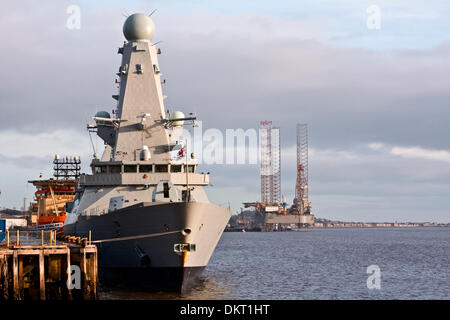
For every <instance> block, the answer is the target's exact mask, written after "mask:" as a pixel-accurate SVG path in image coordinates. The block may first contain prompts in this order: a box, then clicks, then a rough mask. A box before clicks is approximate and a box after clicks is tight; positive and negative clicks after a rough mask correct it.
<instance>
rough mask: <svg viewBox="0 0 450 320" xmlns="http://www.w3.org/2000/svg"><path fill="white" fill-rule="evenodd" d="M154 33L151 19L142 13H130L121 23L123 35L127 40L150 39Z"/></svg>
mask: <svg viewBox="0 0 450 320" xmlns="http://www.w3.org/2000/svg"><path fill="white" fill-rule="evenodd" d="M154 34H155V24H154V23H153V20H152V19H151V18H150V17H149V16H147V15H145V14H143V13H135V14H132V15H131V16H129V17H128V18H127V20H125V23H124V24H123V35H124V36H125V38H126V39H127V40H128V41H135V40H148V41H150V40H152V38H153V35H154Z"/></svg>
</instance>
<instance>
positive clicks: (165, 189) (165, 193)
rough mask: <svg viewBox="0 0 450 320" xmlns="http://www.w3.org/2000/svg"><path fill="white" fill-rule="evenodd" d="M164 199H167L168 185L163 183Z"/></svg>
mask: <svg viewBox="0 0 450 320" xmlns="http://www.w3.org/2000/svg"><path fill="white" fill-rule="evenodd" d="M163 186H164V198H169V183H168V182H164V184H163Z"/></svg>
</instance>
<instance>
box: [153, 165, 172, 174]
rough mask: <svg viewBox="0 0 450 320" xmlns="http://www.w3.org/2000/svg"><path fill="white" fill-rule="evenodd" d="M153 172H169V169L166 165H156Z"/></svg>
mask: <svg viewBox="0 0 450 320" xmlns="http://www.w3.org/2000/svg"><path fill="white" fill-rule="evenodd" d="M155 172H169V167H168V165H167V164H157V165H155Z"/></svg>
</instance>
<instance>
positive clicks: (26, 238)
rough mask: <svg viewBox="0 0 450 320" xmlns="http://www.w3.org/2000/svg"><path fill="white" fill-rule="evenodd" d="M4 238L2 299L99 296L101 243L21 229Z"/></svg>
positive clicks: (0, 258) (0, 266)
mask: <svg viewBox="0 0 450 320" xmlns="http://www.w3.org/2000/svg"><path fill="white" fill-rule="evenodd" d="M2 235H3V237H1V236H2ZM2 238H3V239H2ZM0 240H1V241H0V301H5V300H78V299H80V300H93V299H97V297H98V294H97V285H98V281H97V247H96V246H95V245H93V244H91V243H89V240H88V239H79V240H80V241H78V242H76V241H72V239H66V240H67V241H65V242H61V241H58V240H57V239H56V231H54V230H53V231H44V230H41V231H34V232H33V231H25V232H21V231H19V230H17V231H16V232H9V231H6V232H3V233H2V232H0ZM74 240H75V239H74ZM81 240H82V241H81Z"/></svg>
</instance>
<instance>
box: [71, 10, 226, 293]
mask: <svg viewBox="0 0 450 320" xmlns="http://www.w3.org/2000/svg"><path fill="white" fill-rule="evenodd" d="M154 32H155V25H154V23H153V21H152V19H151V18H150V17H149V16H147V15H145V14H133V15H131V16H129V17H128V18H127V19H126V21H125V23H124V26H123V33H124V36H125V38H126V40H127V41H125V43H124V45H123V46H122V47H120V48H119V50H118V53H119V54H120V55H122V62H121V65H120V67H119V71H118V73H117V76H118V78H119V79H117V83H118V84H119V93H118V94H117V95H113V99H115V100H116V103H117V107H116V108H115V110H113V112H112V114H110V113H109V112H106V111H101V112H97V113H96V115H95V116H94V117H93V123H92V124H90V125H89V126H88V130H89V131H90V132H95V133H96V134H97V135H98V136H99V137H100V138H101V139H102V140H103V141H104V143H105V150H104V152H103V155H102V156H101V157H99V156H97V155H96V154H95V155H94V159H93V160H92V162H91V168H92V174H82V175H81V176H80V183H79V184H80V188H79V189H77V190H76V192H75V193H76V195H75V199H74V201H73V204H72V211H71V212H70V213H69V214H68V216H67V219H66V221H65V223H64V233H65V234H66V235H74V236H79V237H86V235H87V233H88V231H89V230H93V231H94V232H95V235H96V236H95V240H96V243H98V248H99V274H100V279H101V281H102V282H103V283H106V284H111V285H115V284H117V283H120V284H121V285H124V284H127V286H128V287H129V288H137V287H139V288H142V289H145V290H151V291H154V290H156V291H161V290H165V291H176V292H185V291H187V290H189V288H190V287H191V286H192V285H193V284H195V283H196V281H195V280H197V279H198V276H199V275H200V274H201V272H202V270H203V269H204V268H205V266H206V265H207V264H208V262H209V259H210V257H211V255H212V254H213V252H214V249H215V247H216V245H217V243H218V241H219V239H220V237H221V235H222V232H223V230H224V229H225V226H226V224H227V222H228V220H229V218H230V216H231V212H230V210H229V209H228V208H224V207H221V206H218V205H215V204H212V203H210V201H209V200H208V197H207V194H206V192H205V190H204V188H205V187H207V186H209V185H210V174H209V172H208V173H203V172H199V168H198V161H197V160H196V157H195V155H194V153H192V152H191V150H193V148H191V146H190V142H189V141H188V140H187V137H186V136H185V135H184V134H183V130H184V127H185V126H187V125H190V124H193V123H194V121H195V120H196V117H194V116H188V117H186V116H185V115H184V113H183V112H181V111H175V112H173V113H170V114H169V115H166V110H165V107H164V99H165V96H164V95H163V92H162V87H161V84H162V82H163V81H162V80H161V69H160V67H159V64H158V59H157V56H158V55H159V54H161V50H160V48H158V47H157V45H156V43H152V42H151V40H152V38H153V35H154ZM190 148H191V149H190Z"/></svg>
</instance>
